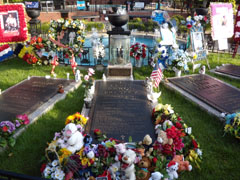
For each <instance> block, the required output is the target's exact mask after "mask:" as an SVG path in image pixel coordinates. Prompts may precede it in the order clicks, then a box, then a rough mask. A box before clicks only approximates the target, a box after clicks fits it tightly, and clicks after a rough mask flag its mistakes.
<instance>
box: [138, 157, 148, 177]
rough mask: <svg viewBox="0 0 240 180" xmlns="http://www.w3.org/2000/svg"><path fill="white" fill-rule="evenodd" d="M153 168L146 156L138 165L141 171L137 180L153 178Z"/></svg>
mask: <svg viewBox="0 0 240 180" xmlns="http://www.w3.org/2000/svg"><path fill="white" fill-rule="evenodd" d="M151 166H152V162H151V161H150V159H149V158H148V157H146V156H144V157H142V159H141V160H140V161H139V163H138V167H139V168H141V169H140V170H139V171H138V172H137V180H148V179H149V178H150V176H151Z"/></svg>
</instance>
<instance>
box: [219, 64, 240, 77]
mask: <svg viewBox="0 0 240 180" xmlns="http://www.w3.org/2000/svg"><path fill="white" fill-rule="evenodd" d="M215 71H216V72H220V73H223V74H228V75H232V76H236V77H240V66H236V65H232V64H227V65H224V66H221V67H220V68H218V69H216V70H215Z"/></svg>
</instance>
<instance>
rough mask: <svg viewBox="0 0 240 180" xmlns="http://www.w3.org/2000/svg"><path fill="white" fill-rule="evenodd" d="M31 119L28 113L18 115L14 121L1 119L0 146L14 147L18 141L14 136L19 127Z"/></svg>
mask: <svg viewBox="0 0 240 180" xmlns="http://www.w3.org/2000/svg"><path fill="white" fill-rule="evenodd" d="M29 122H30V121H29V119H28V116H27V115H26V114H23V115H17V117H16V120H14V121H1V122H0V147H3V148H5V147H7V146H10V147H13V146H14V145H15V143H16V140H15V138H14V137H13V135H14V133H15V132H16V130H17V129H19V128H21V127H23V126H25V125H27V124H29Z"/></svg>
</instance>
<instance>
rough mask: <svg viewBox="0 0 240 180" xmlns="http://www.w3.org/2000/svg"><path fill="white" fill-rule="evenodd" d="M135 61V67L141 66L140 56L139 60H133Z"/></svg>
mask: <svg viewBox="0 0 240 180" xmlns="http://www.w3.org/2000/svg"><path fill="white" fill-rule="evenodd" d="M135 62H136V64H135V66H136V67H141V66H142V58H140V59H139V60H135Z"/></svg>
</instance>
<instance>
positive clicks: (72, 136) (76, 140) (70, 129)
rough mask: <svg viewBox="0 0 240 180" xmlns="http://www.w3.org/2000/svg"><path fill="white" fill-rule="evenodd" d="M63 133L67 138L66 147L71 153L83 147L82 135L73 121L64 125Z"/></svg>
mask: <svg viewBox="0 0 240 180" xmlns="http://www.w3.org/2000/svg"><path fill="white" fill-rule="evenodd" d="M63 135H64V138H65V139H67V143H66V148H67V149H68V150H69V151H71V152H72V153H73V154H74V153H75V152H76V151H78V150H80V149H81V148H82V147H83V145H84V142H83V139H84V138H83V135H82V133H81V132H79V131H78V130H77V126H76V125H75V124H74V123H69V124H67V125H66V126H65V128H64V133H63Z"/></svg>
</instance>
